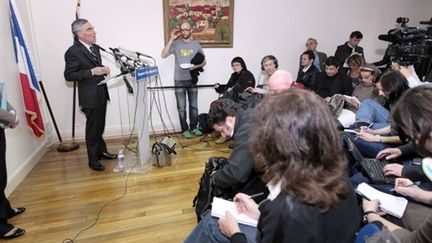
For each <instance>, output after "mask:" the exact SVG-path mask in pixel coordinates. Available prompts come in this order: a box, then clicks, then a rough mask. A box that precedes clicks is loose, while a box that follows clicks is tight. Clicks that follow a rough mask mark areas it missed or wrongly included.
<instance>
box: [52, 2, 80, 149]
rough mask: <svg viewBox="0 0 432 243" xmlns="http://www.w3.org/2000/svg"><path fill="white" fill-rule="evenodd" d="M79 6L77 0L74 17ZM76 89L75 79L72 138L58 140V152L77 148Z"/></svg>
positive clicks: (75, 82) (77, 15) (77, 13)
mask: <svg viewBox="0 0 432 243" xmlns="http://www.w3.org/2000/svg"><path fill="white" fill-rule="evenodd" d="M80 7H81V1H80V0H77V4H76V10H75V18H79V9H80ZM76 89H77V81H74V82H73V98H72V140H71V141H70V142H69V143H64V142H62V141H60V145H59V146H58V147H57V151H59V152H70V151H73V150H76V149H78V148H79V143H77V142H75V114H76V112H75V106H76ZM54 124H55V123H54Z"/></svg>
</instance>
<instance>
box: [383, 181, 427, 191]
mask: <svg viewBox="0 0 432 243" xmlns="http://www.w3.org/2000/svg"><path fill="white" fill-rule="evenodd" d="M418 185H420V181H416V182H414V183H412V184H408V185H406V186H402V187H412V186H418ZM395 190H396V189H395V188H392V189H390V191H391V192H394V191H395Z"/></svg>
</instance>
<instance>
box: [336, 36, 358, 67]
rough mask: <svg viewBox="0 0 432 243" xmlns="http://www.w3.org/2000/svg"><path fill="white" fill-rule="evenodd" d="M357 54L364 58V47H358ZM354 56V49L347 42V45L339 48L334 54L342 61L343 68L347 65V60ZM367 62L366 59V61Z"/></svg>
mask: <svg viewBox="0 0 432 243" xmlns="http://www.w3.org/2000/svg"><path fill="white" fill-rule="evenodd" d="M355 52H357V53H359V54H361V55H362V56H363V59H365V58H364V53H363V47H361V46H356V47H355ZM351 54H352V48H351V47H350V46H349V45H348V41H347V42H345V44H343V45H340V46H338V47H337V49H336V52H335V54H334V56H335V57H337V58H339V60H340V61H341V67H342V66H343V64H344V63H345V60H346V59H347V58H348V57H349V56H350V55H351ZM365 60H366V59H365Z"/></svg>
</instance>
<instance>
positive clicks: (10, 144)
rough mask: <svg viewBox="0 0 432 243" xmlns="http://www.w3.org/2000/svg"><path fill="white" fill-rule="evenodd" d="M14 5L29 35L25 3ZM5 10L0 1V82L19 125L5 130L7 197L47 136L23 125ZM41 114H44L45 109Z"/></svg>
mask: <svg viewBox="0 0 432 243" xmlns="http://www.w3.org/2000/svg"><path fill="white" fill-rule="evenodd" d="M17 5H18V7H19V9H20V10H22V11H21V15H23V17H22V20H23V23H24V24H26V27H25V30H26V31H27V33H28V31H29V30H30V28H29V26H30V25H29V22H28V18H27V16H28V15H27V12H28V11H27V6H26V2H25V1H21V2H18V3H17ZM8 9H9V7H8V1H0V33H2V35H1V36H0V57H1V58H0V67H1V69H0V81H1V82H5V83H6V87H7V96H8V100H9V102H10V103H11V104H12V105H13V106H14V107H15V109H16V110H17V114H18V116H19V119H20V121H21V123H20V125H19V126H18V127H17V128H15V129H6V130H5V131H6V147H7V149H6V164H7V171H8V176H9V177H8V186H7V189H6V194H9V193H10V192H11V191H12V190H13V189H14V188H15V187H16V186H17V185H18V184H19V183H20V182H21V181H22V180H23V179H24V177H25V175H26V174H27V173H28V172H29V171H30V170H31V169H32V168H33V166H34V165H35V163H36V162H37V161H38V160H39V159H40V157H41V156H42V155H43V154H44V153H45V151H46V146H47V144H48V142H49V139H48V138H49V136H50V135H48V136H45V137H43V138H42V139H36V138H35V137H34V136H33V135H32V134H31V133H30V131H29V129H28V128H27V126H26V121H25V115H24V108H23V107H24V105H23V100H22V95H21V87H20V84H19V77H18V69H17V65H16V63H15V54H14V50H13V44H12V37H11V29H10V22H9V12H8ZM28 34H29V33H28ZM42 113H43V115H45V112H44V110H42ZM45 118H46V117H45ZM44 122H49V120H47V119H44Z"/></svg>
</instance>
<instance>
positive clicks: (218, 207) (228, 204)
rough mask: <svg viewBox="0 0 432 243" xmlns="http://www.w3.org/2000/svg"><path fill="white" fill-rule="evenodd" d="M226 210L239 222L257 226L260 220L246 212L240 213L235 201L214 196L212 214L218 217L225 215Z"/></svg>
mask: <svg viewBox="0 0 432 243" xmlns="http://www.w3.org/2000/svg"><path fill="white" fill-rule="evenodd" d="M226 211H228V212H230V213H231V214H232V215H233V217H234V218H235V219H236V220H237V223H239V224H245V225H250V226H253V227H256V226H257V224H258V220H256V219H253V218H251V217H249V216H247V215H246V214H243V213H238V212H237V208H236V206H235V203H234V202H233V201H228V200H225V199H222V198H218V197H214V198H213V203H212V208H211V215H212V216H213V217H217V218H220V217H224V216H225V212H226Z"/></svg>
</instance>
